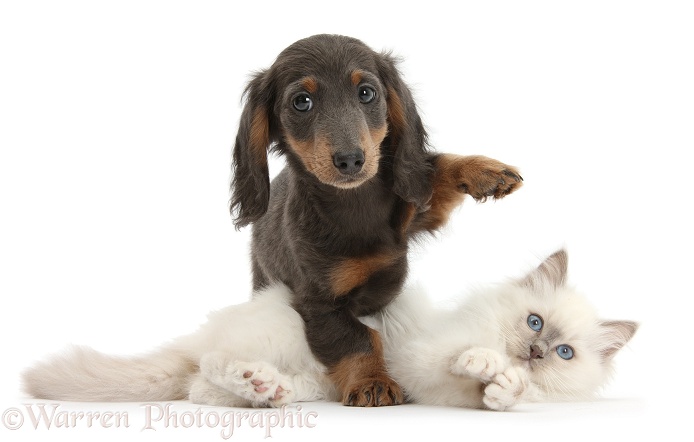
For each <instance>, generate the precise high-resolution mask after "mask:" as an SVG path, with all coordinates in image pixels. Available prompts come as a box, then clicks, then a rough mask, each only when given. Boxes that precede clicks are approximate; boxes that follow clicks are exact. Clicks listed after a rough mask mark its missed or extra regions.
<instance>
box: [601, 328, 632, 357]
mask: <svg viewBox="0 0 694 442" xmlns="http://www.w3.org/2000/svg"><path fill="white" fill-rule="evenodd" d="M638 328H639V324H638V323H637V322H634V321H601V322H600V332H601V336H600V343H599V344H598V345H599V348H598V350H599V352H600V356H602V359H603V361H605V362H606V361H609V360H610V359H612V357H613V356H614V355H615V353H617V351H618V350H619V349H620V348H622V347H624V346H625V345H626V343H627V342H629V340H630V339H631V338H632V337H633V336H634V333H636V330H637V329H638Z"/></svg>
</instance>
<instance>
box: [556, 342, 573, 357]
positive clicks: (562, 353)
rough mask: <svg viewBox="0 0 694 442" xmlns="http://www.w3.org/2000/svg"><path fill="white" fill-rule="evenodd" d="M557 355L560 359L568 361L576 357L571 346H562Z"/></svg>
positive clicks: (559, 347) (558, 348)
mask: <svg viewBox="0 0 694 442" xmlns="http://www.w3.org/2000/svg"><path fill="white" fill-rule="evenodd" d="M557 354H558V355H559V357H560V358H562V359H566V360H567V361H568V360H569V359H571V358H573V357H574V349H573V348H571V346H569V345H564V344H562V345H560V346H558V347H557Z"/></svg>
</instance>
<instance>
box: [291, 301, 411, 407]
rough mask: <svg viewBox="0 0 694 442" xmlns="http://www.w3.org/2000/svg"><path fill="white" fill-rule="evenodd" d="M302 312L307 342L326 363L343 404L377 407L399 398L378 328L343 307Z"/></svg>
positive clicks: (399, 401) (400, 399)
mask: <svg viewBox="0 0 694 442" xmlns="http://www.w3.org/2000/svg"><path fill="white" fill-rule="evenodd" d="M312 307H315V305H314V306H312ZM302 316H303V317H304V321H305V324H306V336H307V338H308V343H309V346H310V347H311V350H312V351H313V353H314V354H315V355H316V356H317V357H318V359H319V360H320V361H321V362H322V363H323V364H325V365H326V366H327V367H328V369H329V375H330V378H331V379H332V380H333V382H334V383H335V385H336V386H337V388H338V391H339V392H340V394H341V397H342V403H343V404H345V405H349V406H356V407H377V406H385V405H398V404H401V403H402V402H403V398H404V395H403V393H402V390H401V389H400V387H399V386H398V384H397V383H396V382H395V381H393V380H392V379H391V378H390V376H388V373H387V371H386V367H385V361H384V359H383V346H382V344H381V337H380V335H379V334H378V332H376V331H375V330H372V329H370V328H369V327H367V326H365V325H364V324H362V323H361V322H359V320H358V319H357V318H355V317H354V316H353V315H352V314H351V313H350V312H348V311H346V310H344V309H338V310H331V311H325V312H315V311H313V312H310V313H307V312H302Z"/></svg>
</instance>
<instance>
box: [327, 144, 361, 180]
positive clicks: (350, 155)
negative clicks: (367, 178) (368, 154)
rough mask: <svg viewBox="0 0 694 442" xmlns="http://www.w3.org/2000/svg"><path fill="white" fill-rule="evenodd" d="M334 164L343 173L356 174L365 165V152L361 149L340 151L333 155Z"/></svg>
mask: <svg viewBox="0 0 694 442" xmlns="http://www.w3.org/2000/svg"><path fill="white" fill-rule="evenodd" d="M333 164H334V165H335V167H336V168H337V170H338V171H339V172H340V173H341V174H342V175H347V176H350V175H355V174H356V173H358V172H359V171H360V170H361V168H362V166H363V165H364V152H363V151H362V150H361V149H355V150H351V151H349V152H338V153H336V154H335V155H333Z"/></svg>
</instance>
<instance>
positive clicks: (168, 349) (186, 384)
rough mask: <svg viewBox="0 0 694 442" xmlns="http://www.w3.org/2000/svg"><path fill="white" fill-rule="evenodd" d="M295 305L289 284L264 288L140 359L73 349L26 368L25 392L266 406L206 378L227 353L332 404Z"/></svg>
mask: <svg viewBox="0 0 694 442" xmlns="http://www.w3.org/2000/svg"><path fill="white" fill-rule="evenodd" d="M289 300H290V293H289V290H288V289H287V288H286V287H284V286H277V287H271V288H268V289H265V290H263V291H261V292H259V293H256V294H255V295H254V297H253V299H252V300H251V301H249V302H247V303H244V304H240V305H234V306H230V307H227V308H224V309H222V310H219V311H215V312H212V313H211V314H210V315H209V317H208V321H207V323H205V324H204V325H203V326H202V327H201V328H200V329H199V330H198V331H197V332H195V333H193V334H191V335H187V336H183V337H181V338H178V339H175V340H174V341H173V342H171V343H170V344H167V345H165V346H163V347H162V348H160V349H159V350H157V351H155V352H153V353H151V354H148V355H144V356H141V357H132V358H131V357H113V356H108V355H104V354H102V353H99V352H96V351H94V350H92V349H89V348H83V347H73V348H71V349H68V350H67V351H66V352H64V353H62V354H58V355H55V356H53V357H52V358H50V359H48V360H46V361H44V362H41V363H39V364H37V365H35V366H34V367H32V368H30V369H28V370H26V371H25V372H24V373H23V381H24V388H25V390H26V391H27V392H28V393H29V394H30V395H31V396H33V397H37V398H42V399H56V400H68V401H106V402H109V401H164V400H176V399H184V398H186V397H188V395H189V391H190V390H191V388H193V389H194V391H193V393H194V394H196V395H197V396H198V399H199V400H200V401H205V398H204V397H200V396H201V395H202V396H204V395H205V394H207V395H210V396H215V395H216V396H220V395H222V396H223V395H224V394H225V393H226V395H227V396H232V397H231V398H228V400H227V401H226V403H225V405H230V406H231V405H236V406H248V405H265V404H262V403H255V401H253V400H252V399H250V398H238V397H233V396H234V395H230V394H229V392H228V391H225V389H224V388H222V387H219V386H216V385H215V384H213V383H211V382H208V379H205V378H204V377H203V376H202V375H201V371H200V362H201V360H202V359H203V356H205V355H218V354H224V355H226V356H227V358H228V359H229V360H230V361H244V362H248V363H256V362H258V361H263V362H266V363H268V364H272V365H274V366H276V367H278V368H280V369H281V370H282V372H283V373H285V374H287V375H289V376H290V377H291V378H292V382H293V383H294V384H296V385H295V388H297V389H299V390H300V391H295V392H294V393H295V397H294V398H295V400H322V399H334V397H333V395H334V394H335V393H334V390H333V388H332V386H331V385H330V382H329V381H328V379H327V377H326V376H325V367H324V366H323V365H321V364H320V363H319V362H318V361H316V360H315V358H314V357H313V356H312V355H311V352H310V350H309V348H308V344H307V343H306V338H305V336H304V329H303V321H302V319H301V317H300V316H299V315H298V313H296V311H294V309H292V308H291V307H290V305H289ZM220 390H221V391H220Z"/></svg>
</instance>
